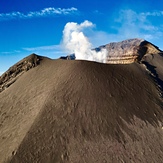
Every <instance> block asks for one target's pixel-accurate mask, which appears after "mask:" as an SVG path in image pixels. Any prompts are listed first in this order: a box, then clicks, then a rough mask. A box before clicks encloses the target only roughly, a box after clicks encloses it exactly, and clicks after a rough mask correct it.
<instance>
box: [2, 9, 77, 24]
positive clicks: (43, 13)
mask: <svg viewBox="0 0 163 163" xmlns="http://www.w3.org/2000/svg"><path fill="white" fill-rule="evenodd" d="M77 13H78V9H77V8H74V7H71V8H54V7H49V8H44V9H42V10H40V11H30V12H28V13H21V12H19V11H17V12H10V13H0V21H5V20H11V19H30V18H36V17H48V16H54V15H72V14H77Z"/></svg>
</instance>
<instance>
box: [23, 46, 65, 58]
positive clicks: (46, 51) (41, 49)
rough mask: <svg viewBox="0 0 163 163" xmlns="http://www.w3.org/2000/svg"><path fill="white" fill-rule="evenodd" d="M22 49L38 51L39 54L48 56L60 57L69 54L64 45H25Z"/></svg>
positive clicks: (28, 51) (24, 50)
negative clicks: (66, 52) (65, 51)
mask: <svg viewBox="0 0 163 163" xmlns="http://www.w3.org/2000/svg"><path fill="white" fill-rule="evenodd" d="M22 51H23V52H25V53H28V54H31V53H36V54H38V55H44V56H48V57H50V58H59V57H60V56H63V55H67V54H65V53H64V50H63V48H62V45H48V46H38V47H25V48H22Z"/></svg>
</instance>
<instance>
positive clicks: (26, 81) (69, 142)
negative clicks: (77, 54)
mask: <svg viewBox="0 0 163 163" xmlns="http://www.w3.org/2000/svg"><path fill="white" fill-rule="evenodd" d="M147 45H148V46H146V45H143V46H145V47H147V49H148V48H149V47H152V49H154V48H155V49H156V50H155V51H157V50H158V49H157V47H155V46H154V45H152V44H150V45H149V44H147ZM118 47H119V46H118ZM124 48H125V47H124ZM147 49H146V52H144V53H145V55H143V57H140V59H138V60H139V63H138V62H133V63H131V64H102V63H97V62H90V61H77V60H62V59H58V60H52V59H49V58H45V57H40V56H37V55H32V56H29V57H27V58H25V59H24V60H22V61H20V62H19V64H20V63H21V64H20V65H24V66H20V67H19V68H20V71H19V72H20V74H21V75H17V80H15V82H12V84H11V85H10V86H9V87H6V89H3V90H2V92H1V93H0V140H1V141H0V162H12V163H19V162H24V163H31V162H49V163H51V162H52V163H55V162H94V163H95V162H98V163H101V162H160V163H161V162H162V160H163V137H162V134H163V109H162V108H163V99H162V90H163V89H162V88H163V71H162V68H163V57H162V56H161V55H160V54H159V53H160V52H161V51H159V50H158V52H157V53H156V54H154V55H151V54H146V53H148V52H149V51H148V50H147ZM150 50H151V49H150ZM155 51H154V53H155ZM144 53H143V54H144ZM141 54H142V53H141ZM29 58H33V59H34V58H36V61H39V62H37V64H34V65H33V66H30V69H29V71H26V70H25V71H24V68H23V67H26V64H22V63H30V62H29ZM33 59H32V60H33ZM38 59H39V60H38ZM34 60H35V59H34ZM25 61H26V62H25ZM32 63H33V62H32ZM19 64H15V65H14V67H18V65H19ZM30 65H31V64H30ZM14 67H11V68H10V70H15V71H16V70H17V69H16V68H14ZM22 72H23V73H22ZM4 74H5V73H4ZM8 74H9V75H8V78H6V77H5V78H4V77H3V80H1V81H2V82H1V83H3V85H5V83H7V81H10V79H11V78H13V79H14V77H11V76H12V74H14V72H13V73H8ZM16 74H19V73H16ZM3 76H5V75H3ZM14 76H15V75H14Z"/></svg>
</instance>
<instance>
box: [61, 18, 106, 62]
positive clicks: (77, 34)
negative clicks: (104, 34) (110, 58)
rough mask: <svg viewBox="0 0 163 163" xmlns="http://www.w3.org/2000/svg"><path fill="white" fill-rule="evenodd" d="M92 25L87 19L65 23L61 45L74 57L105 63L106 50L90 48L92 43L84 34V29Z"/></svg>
mask: <svg viewBox="0 0 163 163" xmlns="http://www.w3.org/2000/svg"><path fill="white" fill-rule="evenodd" d="M93 26H94V24H93V23H92V22H90V21H87V20H86V21H84V22H83V23H81V24H77V23H74V22H69V23H67V24H66V25H65V27H64V30H63V46H64V48H65V50H66V51H67V52H68V53H69V54H75V57H76V59H79V60H90V61H96V62H103V63H105V62H106V55H107V50H106V49H102V50H101V51H99V52H96V51H95V50H92V48H93V46H92V44H91V43H90V42H89V40H88V38H87V37H86V36H85V35H84V30H86V29H87V28H91V27H93Z"/></svg>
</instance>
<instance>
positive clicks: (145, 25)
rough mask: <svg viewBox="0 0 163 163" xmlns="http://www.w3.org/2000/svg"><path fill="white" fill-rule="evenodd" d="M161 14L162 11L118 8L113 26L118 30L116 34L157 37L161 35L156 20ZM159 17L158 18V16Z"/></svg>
mask: <svg viewBox="0 0 163 163" xmlns="http://www.w3.org/2000/svg"><path fill="white" fill-rule="evenodd" d="M162 16H163V11H154V12H141V13H138V12H136V11H134V10H131V9H129V10H120V12H119V14H118V16H117V18H116V19H115V23H116V26H115V27H113V28H115V29H116V30H117V31H118V35H122V36H123V37H125V39H126V38H132V37H141V38H144V39H147V40H152V39H157V38H158V37H161V36H163V30H162V27H161V26H160V25H159V24H158V23H157V21H156V20H153V19H151V17H155V19H160V17H162ZM158 17H159V18H158Z"/></svg>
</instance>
